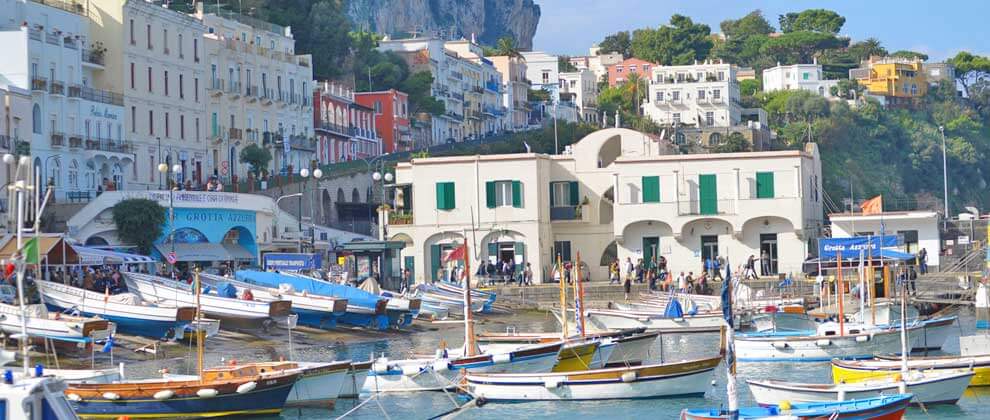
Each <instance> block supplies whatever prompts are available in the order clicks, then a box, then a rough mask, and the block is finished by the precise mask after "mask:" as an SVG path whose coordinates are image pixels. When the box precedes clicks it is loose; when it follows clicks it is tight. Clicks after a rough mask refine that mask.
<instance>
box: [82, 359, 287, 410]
mask: <svg viewBox="0 0 990 420" xmlns="http://www.w3.org/2000/svg"><path fill="white" fill-rule="evenodd" d="M299 376H300V374H299V373H282V374H277V375H262V374H261V373H260V371H259V369H258V368H257V367H254V366H230V367H224V368H217V369H213V370H207V371H203V373H202V375H200V378H201V379H191V380H169V379H154V380H142V381H126V382H117V383H111V384H70V385H69V386H68V388H67V389H66V390H65V394H66V397H68V399H69V402H70V404H71V405H72V408H73V410H75V412H76V413H77V414H79V416H80V417H82V418H118V417H121V416H127V417H130V418H175V417H220V416H242V415H258V414H277V413H279V412H280V411H282V407H283V406H284V405H285V401H286V398H287V397H288V396H289V392H290V391H291V390H292V387H293V386H294V385H295V383H296V381H297V379H298V378H299Z"/></svg>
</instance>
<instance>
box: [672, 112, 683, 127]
mask: <svg viewBox="0 0 990 420" xmlns="http://www.w3.org/2000/svg"><path fill="white" fill-rule="evenodd" d="M670 120H671V121H672V122H673V123H674V124H680V123H681V113H680V112H675V113H673V114H671V115H670Z"/></svg>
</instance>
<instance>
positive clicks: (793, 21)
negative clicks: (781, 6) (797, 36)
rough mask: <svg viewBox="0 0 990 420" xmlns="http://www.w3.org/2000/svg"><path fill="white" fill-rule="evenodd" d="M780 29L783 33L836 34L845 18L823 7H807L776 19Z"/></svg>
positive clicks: (843, 23)
mask: <svg viewBox="0 0 990 420" xmlns="http://www.w3.org/2000/svg"><path fill="white" fill-rule="evenodd" d="M778 22H779V23H780V31H781V32H784V33H789V32H798V31H811V32H822V33H828V34H833V35H835V34H838V33H839V31H840V30H842V25H845V23H846V18H844V17H842V16H841V15H839V14H838V13H835V12H833V11H831V10H825V9H808V10H805V11H802V12H800V13H787V14H783V15H780V18H779V19H778Z"/></svg>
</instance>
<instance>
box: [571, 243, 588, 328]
mask: <svg viewBox="0 0 990 420" xmlns="http://www.w3.org/2000/svg"><path fill="white" fill-rule="evenodd" d="M574 271H575V274H576V275H575V276H574V278H575V279H576V281H575V282H574V302H575V303H576V305H575V306H574V316H575V317H577V319H576V320H575V322H577V327H578V328H580V329H581V338H584V337H585V336H586V333H585V331H584V286H583V285H582V284H581V251H578V253H577V264H575V269H574Z"/></svg>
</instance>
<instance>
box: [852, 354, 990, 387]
mask: <svg viewBox="0 0 990 420" xmlns="http://www.w3.org/2000/svg"><path fill="white" fill-rule="evenodd" d="M908 369H919V370H926V371H928V370H935V371H939V370H953V369H972V370H973V372H974V375H973V378H972V379H971V380H970V382H969V386H990V355H985V356H968V357H967V356H944V357H942V356H936V357H930V358H929V357H926V358H911V359H909V360H908ZM900 370H901V366H900V362H899V361H894V360H864V361H860V362H856V363H847V362H842V361H833V362H832V380H833V381H835V382H861V381H865V380H869V379H878V378H889V377H893V376H894V375H898V374H900Z"/></svg>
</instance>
